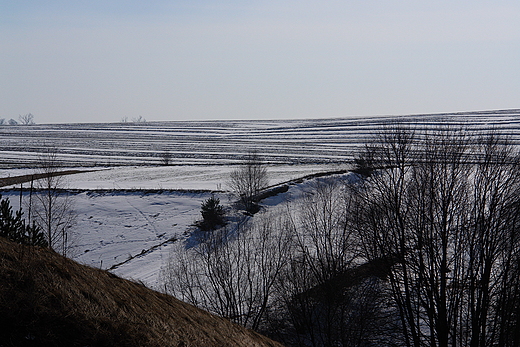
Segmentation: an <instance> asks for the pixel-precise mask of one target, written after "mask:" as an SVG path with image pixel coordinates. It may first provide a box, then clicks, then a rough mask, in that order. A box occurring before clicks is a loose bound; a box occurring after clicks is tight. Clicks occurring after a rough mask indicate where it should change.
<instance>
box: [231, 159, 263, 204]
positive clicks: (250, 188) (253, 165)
mask: <svg viewBox="0 0 520 347" xmlns="http://www.w3.org/2000/svg"><path fill="white" fill-rule="evenodd" d="M268 184H269V177H268V173H267V167H266V165H265V164H264V162H263V160H262V158H261V157H260V155H258V153H256V152H251V153H249V154H248V155H247V156H246V157H245V158H244V162H243V164H242V165H241V166H240V167H238V168H237V169H236V170H234V171H232V172H231V175H230V181H229V187H230V188H231V190H232V191H233V192H234V193H235V195H236V196H237V197H238V198H239V199H240V202H241V203H242V205H243V206H244V208H245V210H246V211H248V212H251V213H254V212H256V211H258V205H257V202H256V198H257V196H258V194H259V193H260V191H261V190H262V189H264V188H265V187H267V186H268Z"/></svg>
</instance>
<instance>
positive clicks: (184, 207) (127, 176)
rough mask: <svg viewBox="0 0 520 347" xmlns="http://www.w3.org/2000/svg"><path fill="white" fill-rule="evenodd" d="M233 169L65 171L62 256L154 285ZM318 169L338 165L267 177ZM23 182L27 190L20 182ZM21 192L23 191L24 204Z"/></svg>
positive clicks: (7, 193) (11, 193)
mask: <svg viewBox="0 0 520 347" xmlns="http://www.w3.org/2000/svg"><path fill="white" fill-rule="evenodd" d="M234 168H235V167H234V166H171V167H140V166H137V167H127V166H126V167H116V168H106V169H102V170H99V171H93V172H84V173H79V174H74V175H70V176H67V187H68V188H70V189H71V192H72V196H73V201H74V206H73V207H74V210H75V212H76V214H77V218H76V223H75V225H74V227H73V228H72V230H71V231H72V236H71V240H70V241H71V244H72V248H71V250H70V256H71V257H72V258H73V259H74V260H76V261H78V262H80V263H82V264H86V265H89V266H93V267H97V268H103V269H111V270H110V271H112V272H113V273H115V274H117V275H120V276H122V277H124V278H128V279H134V280H137V281H141V282H143V283H145V284H146V285H148V286H149V287H151V288H156V289H160V287H161V281H160V271H161V268H162V267H163V265H165V264H166V261H167V260H168V257H169V254H170V252H171V249H172V247H173V245H174V244H175V243H177V242H185V240H187V238H188V237H189V236H190V233H191V232H192V231H193V230H194V229H195V228H194V227H193V223H194V222H195V221H197V220H199V219H200V218H201V215H200V206H201V204H202V202H203V201H204V200H206V199H207V198H209V197H210V196H211V195H212V194H215V195H216V197H218V198H219V199H220V200H221V203H222V204H223V205H224V206H230V205H231V204H232V203H233V201H234V200H233V199H234V198H233V196H232V195H231V194H230V193H229V192H226V191H225V190H226V189H227V187H226V180H227V177H228V176H229V173H230V172H231V170H233V169H234ZM325 169H328V170H338V169H340V167H338V166H336V165H331V166H323V165H302V166H291V165H288V166H272V167H269V175H270V177H271V180H270V181H271V183H272V184H277V183H281V182H286V181H289V180H291V179H295V178H300V177H303V176H306V175H309V174H313V173H317V172H323V171H326V170H325ZM31 172H32V171H31V170H2V171H0V174H2V175H5V176H4V177H7V176H8V175H11V176H16V175H24V174H28V173H31ZM6 173H7V174H8V175H6ZM17 187H18V188H19V185H18V186H17ZM24 187H25V189H27V187H28V184H25V185H24ZM12 188H16V187H12ZM302 189H305V185H302V186H301V187H299V186H297V185H292V186H291V188H290V189H289V191H288V192H286V193H283V194H281V195H280V196H275V197H270V198H268V199H266V200H265V201H264V206H266V207H269V208H272V207H274V206H276V205H278V204H281V203H282V202H283V201H285V200H287V199H290V197H291V196H293V197H294V196H299V195H300V194H301V190H302ZM175 190H177V191H175ZM1 194H2V195H3V197H8V198H9V199H10V200H11V204H12V205H13V208H14V209H18V206H19V191H18V190H8V189H7V190H4V191H3V192H2V193H1ZM27 194H28V192H27V190H25V191H24V201H27ZM24 210H26V209H24Z"/></svg>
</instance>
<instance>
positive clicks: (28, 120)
mask: <svg viewBox="0 0 520 347" xmlns="http://www.w3.org/2000/svg"><path fill="white" fill-rule="evenodd" d="M18 119H19V120H20V124H23V125H32V124H34V116H33V115H32V114H31V113H27V114H23V115H20V116H19V117H18Z"/></svg>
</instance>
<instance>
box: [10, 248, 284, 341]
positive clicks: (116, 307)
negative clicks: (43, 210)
mask: <svg viewBox="0 0 520 347" xmlns="http://www.w3.org/2000/svg"><path fill="white" fill-rule="evenodd" d="M0 346H281V345H279V344H278V343H276V342H273V341H271V340H269V339H267V338H266V337H263V336H261V335H259V334H257V333H255V332H253V331H250V330H247V329H245V328H242V327H240V326H238V325H235V324H232V323H230V322H229V321H227V320H225V319H223V318H219V317H216V316H213V315H211V314H209V313H207V312H205V311H202V310H200V309H198V308H195V307H193V306H191V305H188V304H186V303H183V302H181V301H179V300H177V299H175V298H173V297H171V296H168V295H164V294H161V293H158V292H156V291H153V290H150V289H148V288H146V287H145V286H143V285H140V284H137V283H134V282H131V281H128V280H124V279H121V278H119V277H117V276H115V275H113V274H111V273H109V272H107V271H102V270H99V269H95V268H91V267H88V266H84V265H80V264H78V263H76V262H74V261H72V260H70V259H67V258H64V257H62V256H59V255H58V254H56V253H54V252H52V251H49V250H47V249H42V248H36V247H27V246H21V245H18V244H15V243H12V242H9V241H6V240H5V239H3V238H0Z"/></svg>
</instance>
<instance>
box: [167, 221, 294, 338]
mask: <svg viewBox="0 0 520 347" xmlns="http://www.w3.org/2000/svg"><path fill="white" fill-rule="evenodd" d="M280 223H284V222H283V220H280V219H278V218H274V217H272V216H271V217H267V218H262V219H261V220H260V221H259V222H257V223H253V224H249V223H245V224H241V226H240V227H239V229H238V230H237V231H236V233H234V232H231V231H230V230H229V229H226V228H222V229H219V230H218V231H215V232H214V233H212V234H211V235H209V236H208V238H206V239H205V240H204V242H202V243H201V244H199V245H198V246H197V247H195V248H192V249H188V250H183V249H176V250H175V251H174V253H172V258H171V259H170V261H169V264H168V268H167V269H166V271H165V289H166V291H167V292H170V293H172V294H173V295H175V296H177V297H180V298H181V299H183V300H186V301H188V302H190V303H192V304H194V305H196V306H199V307H202V308H204V309H206V310H209V311H211V312H213V313H216V314H218V315H220V316H223V317H226V318H229V319H231V320H233V321H234V322H236V323H239V324H241V325H243V326H246V327H249V328H252V329H259V328H261V326H262V325H263V324H265V322H266V319H267V315H268V313H269V311H270V310H269V308H270V305H271V304H272V300H273V293H274V284H275V282H276V280H277V278H278V276H279V275H280V274H281V269H282V268H283V267H284V265H285V257H286V255H287V254H288V253H289V247H290V245H291V242H290V238H291V234H290V230H288V229H287V228H285V227H284V226H283V225H280Z"/></svg>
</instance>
